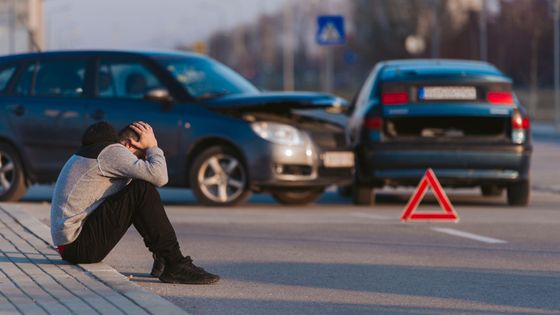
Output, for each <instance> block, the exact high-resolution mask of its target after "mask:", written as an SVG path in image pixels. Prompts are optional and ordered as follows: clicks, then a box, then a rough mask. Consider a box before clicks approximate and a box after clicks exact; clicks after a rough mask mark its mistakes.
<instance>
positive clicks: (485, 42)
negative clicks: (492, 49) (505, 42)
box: [478, 1, 488, 61]
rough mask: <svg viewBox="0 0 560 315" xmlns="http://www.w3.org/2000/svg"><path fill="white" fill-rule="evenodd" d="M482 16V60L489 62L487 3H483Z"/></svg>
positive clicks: (480, 21)
mask: <svg viewBox="0 0 560 315" xmlns="http://www.w3.org/2000/svg"><path fill="white" fill-rule="evenodd" d="M480 5H481V7H480V14H479V17H478V18H479V20H478V25H479V30H480V60H482V61H486V60H488V28H487V18H486V14H487V13H486V2H485V1H481V4H480Z"/></svg>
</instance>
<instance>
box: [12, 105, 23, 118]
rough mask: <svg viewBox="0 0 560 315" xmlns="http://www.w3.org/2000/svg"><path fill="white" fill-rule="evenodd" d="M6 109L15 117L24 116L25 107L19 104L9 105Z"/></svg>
mask: <svg viewBox="0 0 560 315" xmlns="http://www.w3.org/2000/svg"><path fill="white" fill-rule="evenodd" d="M8 108H9V109H10V111H11V112H12V113H13V114H14V115H16V116H23V115H24V114H25V107H24V106H23V105H21V104H14V105H10V106H9V107H8Z"/></svg>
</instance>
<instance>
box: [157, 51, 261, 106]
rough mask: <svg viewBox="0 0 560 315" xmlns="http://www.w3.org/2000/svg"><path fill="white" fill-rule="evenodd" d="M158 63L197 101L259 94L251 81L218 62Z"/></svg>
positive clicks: (179, 59) (182, 61)
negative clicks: (225, 96)
mask: <svg viewBox="0 0 560 315" xmlns="http://www.w3.org/2000/svg"><path fill="white" fill-rule="evenodd" d="M158 62H159V63H160V64H162V65H163V66H164V67H165V69H167V71H169V72H170V73H171V74H172V75H173V77H175V79H177V81H179V83H181V85H183V87H185V89H187V91H188V92H189V94H190V95H191V96H193V97H194V98H196V99H212V98H217V97H221V96H224V95H230V94H254V93H258V89H257V88H256V87H254V86H253V85H252V84H251V83H250V82H249V81H247V80H246V79H244V78H243V77H242V76H241V75H239V74H237V73H236V72H235V71H233V70H231V69H230V68H228V67H226V66H224V65H222V64H221V63H219V62H216V61H212V60H207V59H202V58H189V57H184V58H172V59H160V60H158Z"/></svg>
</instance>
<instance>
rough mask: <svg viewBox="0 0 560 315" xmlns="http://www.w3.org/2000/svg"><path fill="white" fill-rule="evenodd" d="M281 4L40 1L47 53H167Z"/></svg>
mask: <svg viewBox="0 0 560 315" xmlns="http://www.w3.org/2000/svg"><path fill="white" fill-rule="evenodd" d="M285 1H286V0H221V1H220V0H94V1H92V0H45V2H44V17H45V43H46V47H47V49H75V48H76V49H77V48H79V49H82V48H90V49H92V48H101V49H109V48H132V49H172V48H173V47H175V46H177V45H178V44H192V43H194V42H195V41H197V40H202V39H204V38H206V37H207V36H209V35H210V34H212V33H213V32H215V31H217V30H220V29H228V28H232V27H233V26H234V25H237V24H240V23H249V22H251V21H253V20H254V19H255V18H256V17H258V16H259V15H260V14H263V13H272V12H275V11H278V10H280V9H281V8H282V5H283V3H284V2H285Z"/></svg>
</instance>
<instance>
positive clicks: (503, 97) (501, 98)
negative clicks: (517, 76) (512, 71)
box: [486, 91, 513, 105]
mask: <svg viewBox="0 0 560 315" xmlns="http://www.w3.org/2000/svg"><path fill="white" fill-rule="evenodd" d="M486 100H487V101H488V103H490V104H496V105H511V104H513V94H512V93H511V92H496V91H491V92H488V93H487V94H486Z"/></svg>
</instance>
